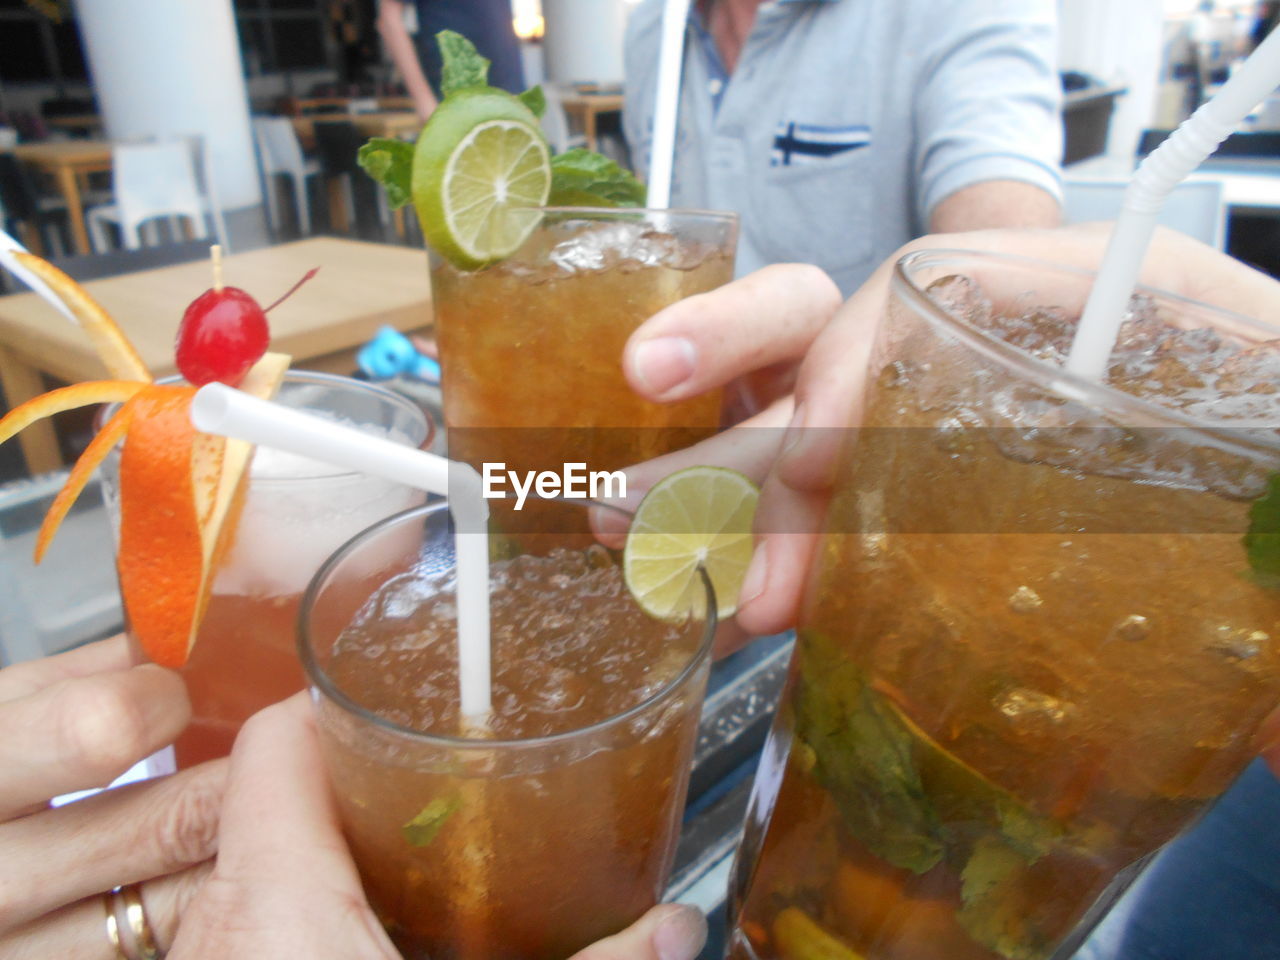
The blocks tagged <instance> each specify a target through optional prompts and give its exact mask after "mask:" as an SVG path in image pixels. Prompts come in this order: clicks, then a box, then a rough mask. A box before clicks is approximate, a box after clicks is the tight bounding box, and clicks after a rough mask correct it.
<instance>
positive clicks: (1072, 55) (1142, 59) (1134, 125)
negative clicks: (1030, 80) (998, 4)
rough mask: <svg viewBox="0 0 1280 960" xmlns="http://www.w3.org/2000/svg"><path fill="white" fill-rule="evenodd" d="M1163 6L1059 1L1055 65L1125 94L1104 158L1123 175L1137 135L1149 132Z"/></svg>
mask: <svg viewBox="0 0 1280 960" xmlns="http://www.w3.org/2000/svg"><path fill="white" fill-rule="evenodd" d="M1163 24H1164V2H1163V0H1124V2H1122V3H1116V2H1115V0H1059V2H1058V31H1059V43H1058V52H1059V60H1060V63H1059V65H1060V66H1061V68H1062V69H1063V70H1078V71H1080V72H1081V73H1087V74H1089V75H1091V76H1093V77H1096V78H1098V79H1099V80H1102V81H1104V82H1106V83H1113V84H1120V85H1123V86H1125V87H1127V88H1128V93H1126V94H1125V95H1124V96H1122V97H1120V99H1119V100H1118V101H1117V102H1116V110H1115V113H1114V114H1113V115H1112V118H1111V130H1110V136H1109V137H1108V138H1107V156H1108V157H1111V158H1112V159H1113V160H1114V161H1116V163H1117V164H1118V169H1123V170H1129V169H1131V168H1132V165H1133V162H1134V152H1135V150H1136V149H1137V146H1138V138H1139V136H1141V134H1142V131H1143V130H1144V129H1146V128H1147V127H1150V126H1152V124H1153V119H1154V116H1155V105H1156V97H1157V92H1158V89H1159V84H1160V61H1161V56H1162V53H1163V44H1164V35H1163Z"/></svg>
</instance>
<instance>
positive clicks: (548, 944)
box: [299, 503, 715, 960]
mask: <svg viewBox="0 0 1280 960" xmlns="http://www.w3.org/2000/svg"><path fill="white" fill-rule="evenodd" d="M579 509H582V508H581V507H579ZM453 546H454V534H453V531H452V528H451V524H450V517H449V513H448V511H447V504H444V503H436V504H433V505H431V506H427V507H423V508H419V509H417V510H411V511H408V512H406V513H403V514H401V515H399V516H396V517H392V518H389V519H387V520H385V521H383V522H382V523H380V524H378V525H376V526H374V527H373V528H371V529H370V530H368V531H366V532H365V533H362V534H361V535H360V536H358V537H356V538H355V539H354V540H352V541H350V542H349V543H347V544H346V546H344V547H343V548H342V549H341V550H340V551H338V553H337V554H335V555H334V556H333V557H332V558H331V559H330V560H329V561H328V562H327V563H326V564H325V565H324V567H322V568H321V570H320V571H319V572H318V573H317V574H316V577H315V579H314V580H313V581H312V583H311V585H310V587H309V588H308V590H307V594H306V596H305V598H304V600H303V605H302V614H301V617H300V620H299V630H300V633H299V652H300V655H301V658H302V661H303V665H304V666H305V668H306V671H307V674H308V677H309V679H310V681H311V684H312V687H313V699H314V703H315V708H316V716H317V722H318V727H319V732H320V741H321V747H322V750H323V752H324V756H325V760H326V764H327V766H328V769H329V774H330V777H331V780H332V782H333V787H334V793H335V795H336V797H337V799H338V809H339V815H340V818H341V820H342V825H343V829H344V832H345V834H346V837H347V841H348V843H349V845H350V847H351V851H352V853H353V855H354V857H355V860H356V864H357V866H358V867H359V869H360V873H361V877H362V879H363V882H364V886H365V890H366V892H367V894H368V896H369V900H370V903H371V904H372V905H373V907H374V909H375V910H376V911H377V912H378V913H379V915H380V916H381V917H382V918H383V920H384V922H385V923H386V924H387V927H388V930H389V931H390V933H391V935H392V938H393V939H394V940H395V941H396V943H397V946H398V947H399V948H400V949H401V950H402V951H403V952H404V954H405V956H406V957H408V958H410V960H413V958H418V957H427V956H429V957H431V958H432V960H455V958H467V960H481V958H484V960H563V958H565V957H568V956H570V955H571V954H573V953H575V952H576V951H577V950H579V949H581V948H582V947H584V946H586V945H587V944H589V943H591V942H593V941H595V940H597V939H599V938H601V937H603V936H607V935H609V934H612V933H616V932H617V931H619V930H621V929H622V928H623V927H625V926H627V925H628V924H630V923H631V922H632V921H634V920H635V919H637V918H638V917H639V916H640V915H641V914H642V913H644V911H645V910H647V909H648V908H649V907H651V906H652V905H653V904H655V903H656V902H657V901H658V898H659V896H660V895H661V892H662V889H663V885H664V883H665V880H666V875H667V872H668V871H669V869H670V866H671V862H672V857H673V856H674V851H675V842H676V839H677V835H678V830H679V825H680V816H681V811H682V809H683V801H684V792H685V787H686V785H687V781H688V771H689V764H690V758H691V754H692V750H693V744H694V740H695V736H696V731H697V718H698V712H699V710H700V707H701V703H702V696H703V690H704V687H705V683H706V677H707V670H708V661H709V650H710V641H711V636H712V634H713V633H714V628H715V612H714V599H713V598H712V597H711V596H710V591H709V590H708V597H707V600H708V603H710V604H711V606H710V608H709V613H708V617H707V619H705V620H694V619H687V620H684V621H681V622H663V621H660V620H656V619H653V618H652V617H650V616H648V615H647V614H645V613H644V612H642V611H641V610H640V609H639V607H638V606H637V605H636V603H635V601H634V600H633V599H632V598H631V595H630V594H629V592H628V591H627V589H626V587H625V586H624V584H623V579H622V573H621V569H620V565H619V563H617V562H616V561H615V558H614V557H613V556H612V555H611V554H610V553H609V552H608V551H606V550H605V549H604V548H603V547H600V546H594V547H591V548H588V549H586V550H577V549H567V548H563V547H549V548H548V549H546V550H545V551H537V550H531V551H530V552H527V553H524V554H522V555H520V556H518V557H515V558H512V559H508V560H504V561H500V562H498V563H495V564H494V566H493V568H492V574H491V578H490V609H491V617H492V654H493V711H492V714H491V715H490V717H489V718H488V721H487V723H486V724H484V726H483V727H481V728H477V727H475V726H474V725H472V724H469V723H468V724H464V723H463V722H462V720H461V719H460V718H459V714H458V699H457V687H458V682H457V635H456V627H457V606H456V600H455V596H454V589H455V586H456V584H455V572H454V554H453Z"/></svg>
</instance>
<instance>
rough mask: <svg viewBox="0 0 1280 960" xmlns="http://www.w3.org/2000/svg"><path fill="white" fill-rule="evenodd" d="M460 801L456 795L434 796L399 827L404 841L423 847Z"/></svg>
mask: <svg viewBox="0 0 1280 960" xmlns="http://www.w3.org/2000/svg"><path fill="white" fill-rule="evenodd" d="M461 806H462V801H461V800H459V799H458V798H457V797H456V796H452V795H449V796H443V797H436V798H435V799H434V800H432V801H431V802H430V803H428V804H427V805H426V806H425V807H423V808H422V810H421V811H419V813H418V815H417V816H416V817H414V818H413V819H412V820H410V821H409V822H408V823H406V824H405V825H404V826H403V827H401V828H400V833H401V834H402V835H403V836H404V839H405V842H406V843H408V844H409V846H411V847H425V846H426V845H427V844H429V843H430V842H431V841H432V840H434V839H435V838H436V834H438V833H439V832H440V828H441V827H443V826H444V825H445V822H446V821H447V820H448V819H449V818H450V817H451V816H453V815H454V814H455V813H457V811H458V808H459V807H461Z"/></svg>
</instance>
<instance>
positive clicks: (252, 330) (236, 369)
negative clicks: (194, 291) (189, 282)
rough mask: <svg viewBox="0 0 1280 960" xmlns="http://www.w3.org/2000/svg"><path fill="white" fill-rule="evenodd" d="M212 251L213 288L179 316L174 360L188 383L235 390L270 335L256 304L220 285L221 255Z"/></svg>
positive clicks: (219, 250)
mask: <svg viewBox="0 0 1280 960" xmlns="http://www.w3.org/2000/svg"><path fill="white" fill-rule="evenodd" d="M212 252H213V289H211V290H206V291H205V292H204V293H202V294H200V296H198V297H196V299H195V300H193V301H192V302H191V305H190V306H189V307H187V310H186V312H185V313H184V314H183V315H182V323H181V324H180V325H179V327H178V342H177V347H176V349H175V352H174V353H175V360H176V361H177V364H178V370H179V372H181V374H182V375H183V376H184V377H185V378H186V379H187V382H188V383H193V384H196V385H198V386H203V385H204V384H206V383H212V382H213V381H214V380H217V381H220V382H221V383H225V384H227V385H228V386H232V387H234V386H235V385H236V384H238V383H239V382H240V380H241V378H243V377H244V375H245V373H246V372H248V370H249V368H250V367H252V366H253V365H254V364H255V363H257V362H258V361H259V360H260V359H262V355H263V354H264V353H266V352H267V345H268V343H269V342H270V340H271V334H270V333H269V332H268V330H267V315H266V312H265V311H264V310H263V309H262V307H260V306H259V305H258V301H257V300H255V299H253V297H251V296H250V295H249V294H247V293H245V292H244V291H243V290H241V289H240V288H239V287H224V286H223V285H222V256H221V253H222V251H221V248H220V247H217V246H214V247H213V251H212ZM273 306H274V304H273Z"/></svg>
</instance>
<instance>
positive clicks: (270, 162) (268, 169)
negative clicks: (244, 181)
mask: <svg viewBox="0 0 1280 960" xmlns="http://www.w3.org/2000/svg"><path fill="white" fill-rule="evenodd" d="M253 136H254V141H255V143H256V144H257V147H258V162H259V164H260V169H261V171H262V183H263V188H264V190H265V192H266V199H267V219H268V220H269V221H270V222H271V229H272V230H273V231H275V232H276V233H277V234H279V232H280V208H279V205H278V197H277V195H276V187H277V186H278V183H277V179H276V178H277V177H279V176H281V175H283V176H286V177H288V178H289V182H290V184H291V185H292V186H293V199H294V206H295V207H296V209H297V215H298V229H299V232H300V233H301V234H302V235H303V236H304V237H305V236H308V235H309V234H310V233H311V204H310V201H309V199H308V196H307V181H308V180H309V179H310V178H311V177H314V176H316V175H317V174H319V173H320V161H319V160H315V159H308V158H307V157H306V156H304V155H303V153H302V144H301V143H299V142H298V134H297V132H296V131H295V130H294V128H293V121H291V120H290V119H289V118H288V117H254V118H253Z"/></svg>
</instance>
